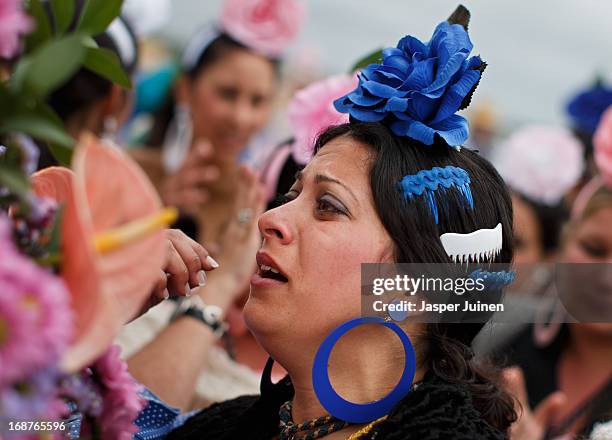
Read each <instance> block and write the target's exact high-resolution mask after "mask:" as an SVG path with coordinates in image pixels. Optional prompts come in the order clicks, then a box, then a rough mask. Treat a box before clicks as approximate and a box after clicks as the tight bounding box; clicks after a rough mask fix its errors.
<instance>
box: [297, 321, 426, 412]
mask: <svg viewBox="0 0 612 440" xmlns="http://www.w3.org/2000/svg"><path fill="white" fill-rule="evenodd" d="M360 330H361V329H360V328H357V329H354V330H352V331H351V332H350V333H348V334H347V335H345V336H344V337H343V338H342V339H341V340H340V341H339V342H338V344H336V346H335V347H334V350H333V351H332V355H331V357H330V360H329V370H328V372H329V378H330V382H331V384H332V386H333V387H334V389H335V390H336V392H337V393H338V394H340V395H341V396H342V397H343V398H345V399H347V400H348V401H350V402H355V403H367V402H372V401H375V400H378V399H380V398H382V397H384V396H386V395H387V394H388V393H389V392H391V391H392V389H393V388H394V387H395V386H396V385H397V383H398V382H399V379H400V376H401V374H402V372H403V369H404V365H405V362H404V354H403V348H402V345H401V343H400V341H399V339H398V338H397V336H395V335H394V334H391V335H389V334H382V335H381V334H380V333H381V331H383V332H385V333H386V332H390V331H389V330H388V329H385V328H384V327H381V329H373V328H368V329H363V330H366V331H360ZM353 333H354V334H353ZM381 341H385V342H386V343H381ZM294 360H295V358H294ZM287 370H288V371H289V375H290V376H291V381H292V383H293V387H294V389H295V395H294V398H293V409H292V416H293V420H294V422H296V423H300V422H303V421H306V420H310V419H314V418H317V417H320V416H322V415H325V414H327V411H326V410H325V409H324V408H323V406H322V405H321V403H320V402H319V399H318V398H317V396H316V394H315V392H314V389H313V385H312V360H311V361H309V362H304V359H302V360H301V361H299V362H294V363H292V365H290V366H287ZM424 373H425V371H423V370H421V369H417V372H416V374H415V377H414V381H419V380H421V379H422V378H423V376H424Z"/></svg>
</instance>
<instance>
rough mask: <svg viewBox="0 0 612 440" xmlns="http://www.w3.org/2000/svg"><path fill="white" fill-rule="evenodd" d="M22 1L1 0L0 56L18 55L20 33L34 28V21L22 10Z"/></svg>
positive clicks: (10, 56)
mask: <svg viewBox="0 0 612 440" xmlns="http://www.w3.org/2000/svg"><path fill="white" fill-rule="evenodd" d="M21 3H22V2H21V0H0V57H3V58H12V57H13V56H15V55H17V53H18V52H19V50H20V41H19V37H20V35H23V34H25V33H27V32H29V31H30V29H32V21H31V20H30V17H28V16H27V15H26V14H24V13H23V11H22V10H21Z"/></svg>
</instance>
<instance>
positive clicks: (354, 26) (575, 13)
mask: <svg viewBox="0 0 612 440" xmlns="http://www.w3.org/2000/svg"><path fill="white" fill-rule="evenodd" d="M303 1H304V2H305V3H306V4H307V7H308V11H309V20H308V22H307V24H306V27H305V29H304V31H303V32H302V33H301V37H300V39H299V41H298V43H297V44H296V45H295V47H296V48H299V47H314V48H317V51H318V53H319V57H320V63H321V65H322V67H323V68H324V70H325V71H327V72H330V73H340V72H344V71H346V70H347V69H348V68H349V67H350V66H351V65H352V64H353V63H354V61H355V60H357V59H358V58H360V57H361V56H362V55H364V54H365V53H367V52H369V51H371V50H372V49H375V48H377V47H379V46H383V45H385V46H390V45H394V44H395V43H396V42H397V40H398V39H399V38H400V37H402V36H403V35H405V34H407V33H411V34H413V35H415V36H417V37H418V38H420V39H421V40H428V39H429V37H430V35H431V32H432V30H433V29H434V27H435V25H436V24H437V23H438V22H439V21H441V20H443V19H445V18H447V17H448V15H450V13H451V12H452V11H453V10H454V8H455V7H456V5H457V2H456V1H451V0H422V1H413V0H369V1H366V0H303ZM463 4H465V6H467V7H468V8H469V9H470V11H471V12H472V21H471V23H470V35H471V38H472V41H473V42H474V53H475V54H480V55H481V56H482V57H483V59H485V60H486V61H487V62H488V63H489V67H488V68H487V71H486V72H485V77H486V78H484V79H483V81H482V83H481V86H480V88H479V91H478V93H477V94H476V96H475V100H474V102H478V101H480V102H483V101H484V100H488V101H490V102H492V103H493V104H494V105H495V108H496V110H497V113H498V114H499V115H500V116H501V117H502V118H503V123H504V125H506V126H508V125H514V124H516V123H521V122H526V121H531V122H563V121H565V117H564V113H563V107H564V104H565V102H566V100H567V98H568V96H570V95H571V93H572V92H573V91H575V90H577V89H578V88H580V87H582V86H584V85H585V84H589V83H590V82H591V80H592V79H593V78H594V76H595V74H596V73H600V74H603V76H604V77H606V78H607V79H608V80H610V79H612V2H610V1H607V0H537V1H536V0H514V1H501V0H495V1H494V0H466V1H464V2H463ZM172 5H173V11H172V16H171V18H170V21H169V22H168V23H167V25H166V27H165V28H164V31H163V33H164V34H165V35H166V36H168V37H170V38H172V39H173V40H174V41H176V42H182V41H184V40H185V39H186V38H188V37H189V35H191V34H192V33H193V32H194V30H195V29H196V28H197V27H198V26H200V25H201V24H203V23H205V22H206V21H210V20H211V19H212V18H214V17H215V16H216V14H217V11H218V10H219V8H220V5H221V1H220V0H172Z"/></svg>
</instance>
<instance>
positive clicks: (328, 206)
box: [317, 197, 346, 215]
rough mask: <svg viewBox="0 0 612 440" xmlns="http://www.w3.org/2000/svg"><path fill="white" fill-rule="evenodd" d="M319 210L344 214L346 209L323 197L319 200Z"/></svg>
mask: <svg viewBox="0 0 612 440" xmlns="http://www.w3.org/2000/svg"><path fill="white" fill-rule="evenodd" d="M317 211H318V212H320V213H324V214H344V215H346V210H345V209H343V208H342V207H340V206H338V204H336V203H334V202H332V201H330V200H328V199H326V198H324V197H322V198H320V199H318V200H317Z"/></svg>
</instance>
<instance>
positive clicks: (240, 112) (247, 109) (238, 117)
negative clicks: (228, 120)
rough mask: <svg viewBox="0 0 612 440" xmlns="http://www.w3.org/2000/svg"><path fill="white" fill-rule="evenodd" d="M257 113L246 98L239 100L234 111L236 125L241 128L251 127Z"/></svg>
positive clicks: (233, 116)
mask: <svg viewBox="0 0 612 440" xmlns="http://www.w3.org/2000/svg"><path fill="white" fill-rule="evenodd" d="M255 113H256V112H255V109H253V108H252V106H251V104H250V103H249V102H246V100H244V99H242V100H239V101H237V102H236V104H235V106H234V109H233V112H232V120H233V122H234V125H235V127H236V128H237V129H239V130H246V129H250V128H251V127H252V126H253V125H254V121H255V119H256V114H255Z"/></svg>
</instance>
